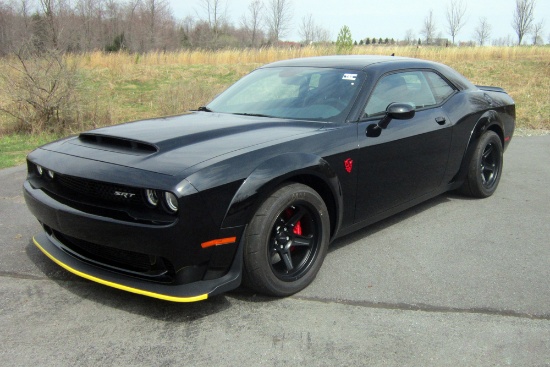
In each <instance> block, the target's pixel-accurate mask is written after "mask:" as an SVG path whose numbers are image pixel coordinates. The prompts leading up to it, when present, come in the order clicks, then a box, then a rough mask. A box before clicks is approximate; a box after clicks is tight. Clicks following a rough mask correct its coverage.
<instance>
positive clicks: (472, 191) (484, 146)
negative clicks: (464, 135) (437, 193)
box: [459, 131, 503, 198]
mask: <svg viewBox="0 0 550 367" xmlns="http://www.w3.org/2000/svg"><path fill="white" fill-rule="evenodd" d="M502 161H503V159H502V142H501V141H500V138H499V136H498V135H497V134H496V133H495V132H494V131H487V132H486V133H485V134H483V135H482V136H481V138H480V139H479V141H478V142H477V145H476V148H475V151H474V154H473V156H472V159H471V160H470V164H469V166H468V176H467V177H466V180H465V181H464V183H463V184H462V186H461V187H460V189H459V191H460V192H461V193H463V194H465V195H468V196H473V197H478V198H486V197H489V196H491V195H492V194H493V193H494V192H495V191H496V189H497V186H498V183H499V181H500V175H501V173H502Z"/></svg>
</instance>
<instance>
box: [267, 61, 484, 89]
mask: <svg viewBox="0 0 550 367" xmlns="http://www.w3.org/2000/svg"><path fill="white" fill-rule="evenodd" d="M373 65H376V66H375V68H376V69H378V70H379V71H380V72H381V73H386V72H388V71H392V70H398V69H407V68H429V69H434V70H437V71H439V72H440V73H442V74H443V75H444V76H446V77H447V78H448V79H449V80H451V82H453V83H454V84H455V86H457V87H458V88H459V89H474V88H475V86H474V85H473V84H472V83H471V82H470V81H468V79H466V78H465V77H464V76H463V75H461V74H460V73H458V72H457V71H456V70H454V69H452V68H450V67H448V66H447V65H444V64H440V63H437V62H433V61H428V60H422V59H415V58H411V57H398V56H378V55H337V56H317V57H304V58H299V59H290V60H283V61H276V62H274V63H271V64H267V65H264V66H262V67H261V68H260V69H262V68H270V67H287V66H301V67H319V68H335V69H348V70H363V71H365V69H366V68H368V67H369V66H373Z"/></svg>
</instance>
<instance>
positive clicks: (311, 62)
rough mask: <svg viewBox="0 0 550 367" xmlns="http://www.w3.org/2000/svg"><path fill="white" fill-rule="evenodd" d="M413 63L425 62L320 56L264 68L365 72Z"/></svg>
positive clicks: (417, 60) (402, 58) (385, 58)
mask: <svg viewBox="0 0 550 367" xmlns="http://www.w3.org/2000/svg"><path fill="white" fill-rule="evenodd" d="M394 62H401V63H411V62H425V61H424V60H419V59H412V58H408V57H395V56H377V55H339V56H318V57H305V58H299V59H290V60H283V61H277V62H274V63H271V64H268V65H265V66H264V67H279V66H310V67H325V68H345V69H352V70H363V69H365V68H366V67H367V66H369V65H373V64H379V63H394Z"/></svg>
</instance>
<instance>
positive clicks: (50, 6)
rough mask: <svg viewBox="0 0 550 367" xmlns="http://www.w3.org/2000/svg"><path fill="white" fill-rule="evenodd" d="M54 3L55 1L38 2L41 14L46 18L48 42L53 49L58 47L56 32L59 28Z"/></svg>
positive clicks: (43, 0) (44, 0)
mask: <svg viewBox="0 0 550 367" xmlns="http://www.w3.org/2000/svg"><path fill="white" fill-rule="evenodd" d="M55 5H56V1H55V0H40V6H41V7H42V12H43V13H44V16H45V18H46V22H45V24H46V25H47V29H46V30H47V32H48V37H49V40H50V41H51V43H52V46H53V47H54V48H57V46H58V30H59V27H58V25H57V21H56V6H55Z"/></svg>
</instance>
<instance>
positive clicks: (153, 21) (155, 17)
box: [143, 0, 171, 50]
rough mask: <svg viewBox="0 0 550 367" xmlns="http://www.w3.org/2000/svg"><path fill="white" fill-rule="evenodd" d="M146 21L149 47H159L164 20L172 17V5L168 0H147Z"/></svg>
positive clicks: (144, 15) (145, 4)
mask: <svg viewBox="0 0 550 367" xmlns="http://www.w3.org/2000/svg"><path fill="white" fill-rule="evenodd" d="M143 17H144V18H145V19H144V21H145V23H146V24H147V29H148V35H147V38H148V40H147V41H148V45H147V47H146V48H147V49H149V50H151V49H153V50H154V49H158V48H159V46H161V45H160V44H159V37H160V33H161V31H162V25H163V22H165V21H166V20H167V18H169V17H171V12H170V7H169V4H168V1H167V0H145V3H144V12H143Z"/></svg>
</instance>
